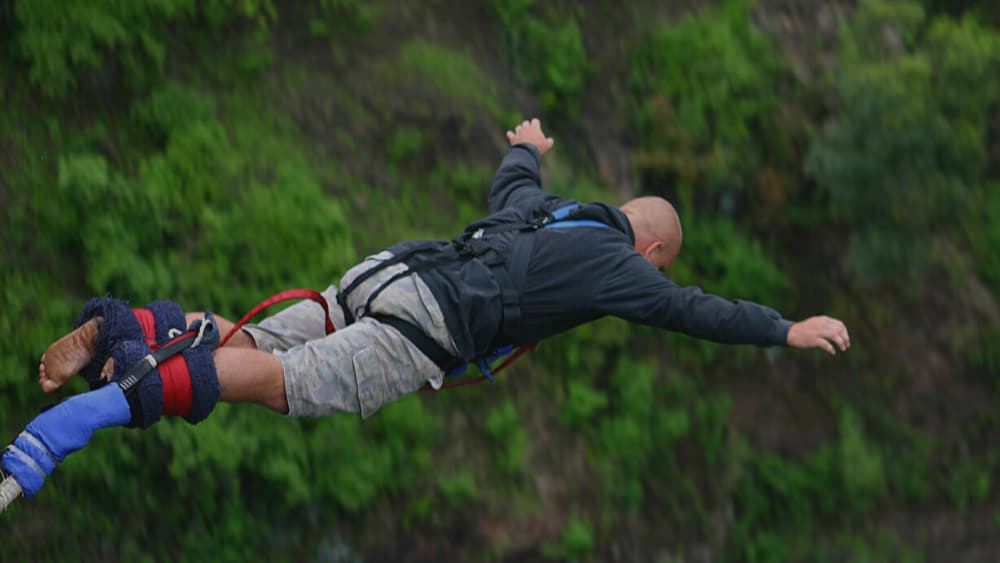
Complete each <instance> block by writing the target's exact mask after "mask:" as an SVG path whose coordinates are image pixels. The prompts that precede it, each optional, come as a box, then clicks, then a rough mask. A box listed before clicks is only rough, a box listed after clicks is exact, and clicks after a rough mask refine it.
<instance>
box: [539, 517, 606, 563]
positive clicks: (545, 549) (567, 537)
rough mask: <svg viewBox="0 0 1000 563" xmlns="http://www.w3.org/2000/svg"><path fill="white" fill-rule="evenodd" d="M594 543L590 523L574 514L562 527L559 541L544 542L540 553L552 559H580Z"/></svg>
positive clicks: (589, 551)
mask: <svg viewBox="0 0 1000 563" xmlns="http://www.w3.org/2000/svg"><path fill="white" fill-rule="evenodd" d="M594 544H595V540H594V534H593V532H592V531H591V527H590V523H589V522H588V521H587V520H586V519H585V518H581V517H579V516H574V517H573V518H570V520H569V522H567V523H566V527H564V528H563V531H562V535H561V536H560V538H559V542H558V543H554V542H552V543H546V544H544V545H543V546H542V553H544V554H545V556H546V557H549V558H552V559H559V560H562V561H581V560H584V559H586V558H587V556H588V555H589V554H590V553H591V552H592V551H593V550H594Z"/></svg>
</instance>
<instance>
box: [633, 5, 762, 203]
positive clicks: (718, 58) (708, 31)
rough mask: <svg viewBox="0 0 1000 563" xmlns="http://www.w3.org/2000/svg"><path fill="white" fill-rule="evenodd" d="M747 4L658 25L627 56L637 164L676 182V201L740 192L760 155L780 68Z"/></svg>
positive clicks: (655, 176) (657, 177)
mask: <svg viewBox="0 0 1000 563" xmlns="http://www.w3.org/2000/svg"><path fill="white" fill-rule="evenodd" d="M749 11H750V3H749V2H746V1H743V0H737V1H727V2H723V6H722V8H720V9H717V10H705V11H703V12H700V13H698V14H696V15H693V16H688V17H686V18H684V19H683V20H682V21H681V22H680V23H677V24H667V25H663V26H662V27H660V28H659V29H658V30H657V31H656V32H654V33H653V34H652V35H651V36H650V37H648V38H647V39H646V40H645V41H644V42H643V44H642V47H641V48H640V49H639V50H638V52H637V53H636V55H635V58H634V60H633V63H632V70H631V80H630V84H631V87H632V90H633V91H634V93H635V96H636V97H637V98H638V100H639V102H638V106H637V108H636V112H635V122H636V128H637V130H638V132H639V135H640V151H639V153H638V155H637V157H636V161H637V164H638V165H639V167H640V169H641V170H642V171H643V172H644V173H645V174H647V175H649V176H650V177H651V178H652V179H654V182H659V181H662V180H663V179H666V180H667V182H668V183H674V182H676V183H677V184H678V186H679V189H680V190H681V203H682V204H685V205H688V204H691V203H692V202H693V201H694V199H695V196H696V195H698V193H701V192H705V193H706V195H709V196H712V195H718V194H726V193H730V194H731V193H738V192H740V191H741V190H742V189H743V188H744V187H745V185H746V184H747V183H748V181H749V180H748V177H749V175H750V174H751V173H752V172H753V171H754V170H755V168H756V167H758V166H759V165H761V164H762V161H763V159H764V157H765V155H764V154H763V152H762V150H761V147H762V146H763V145H762V143H761V142H760V140H759V139H758V138H757V134H758V133H761V134H765V133H764V128H765V127H766V125H767V123H768V119H769V116H770V115H771V113H772V112H773V111H774V110H775V109H776V107H777V99H776V97H775V93H774V90H775V87H776V85H777V83H778V79H779V78H780V76H781V72H780V65H779V64H778V62H777V58H776V55H775V53H774V48H773V47H772V45H771V41H770V39H769V38H768V37H767V36H765V35H764V34H762V33H761V32H760V31H758V30H757V29H755V28H754V27H753V25H752V24H751V23H750V20H749ZM695 190H697V193H696V192H695Z"/></svg>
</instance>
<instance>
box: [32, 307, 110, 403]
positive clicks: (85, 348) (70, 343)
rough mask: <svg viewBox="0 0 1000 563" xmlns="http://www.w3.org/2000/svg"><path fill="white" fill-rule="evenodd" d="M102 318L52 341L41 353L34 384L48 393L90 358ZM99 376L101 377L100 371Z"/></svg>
mask: <svg viewBox="0 0 1000 563" xmlns="http://www.w3.org/2000/svg"><path fill="white" fill-rule="evenodd" d="M103 320H104V319H103V318H102V317H94V318H93V319H90V320H89V321H87V322H86V323H84V324H83V325H81V326H80V327H79V328H77V329H76V330H74V331H73V332H71V333H69V334H67V335H66V336H63V337H62V338H60V339H59V340H56V341H55V342H54V343H53V344H52V345H51V346H49V349H48V350H46V351H45V353H44V354H42V361H41V363H40V364H39V365H38V384H39V385H41V386H42V391H45V392H46V393H51V392H53V391H55V390H56V389H58V388H60V387H62V385H63V384H64V383H66V382H67V381H69V378H71V377H73V375H75V374H76V373H77V372H78V371H80V369H82V368H83V367H84V366H86V365H87V363H89V362H90V360H91V359H93V357H94V347H95V346H97V335H98V333H99V332H100V322H101V321H103ZM101 377H104V372H103V370H102V372H101Z"/></svg>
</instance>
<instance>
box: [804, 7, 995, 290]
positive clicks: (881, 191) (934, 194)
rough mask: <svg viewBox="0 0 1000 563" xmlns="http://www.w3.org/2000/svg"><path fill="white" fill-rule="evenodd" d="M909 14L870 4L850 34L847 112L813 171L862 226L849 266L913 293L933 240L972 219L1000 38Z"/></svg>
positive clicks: (972, 25)
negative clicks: (912, 285)
mask: <svg viewBox="0 0 1000 563" xmlns="http://www.w3.org/2000/svg"><path fill="white" fill-rule="evenodd" d="M921 24H922V12H921V11H920V10H919V9H918V7H916V6H915V5H913V4H910V3H899V4H897V3H892V4H890V3H886V2H878V1H875V0H872V1H869V2H865V3H863V5H862V7H861V9H860V10H859V14H858V15H857V18H856V20H855V24H854V25H853V26H851V27H849V28H848V30H847V31H845V34H844V38H843V40H844V48H843V51H842V53H843V62H842V64H841V66H840V70H839V71H838V72H837V73H836V75H835V83H834V88H835V89H836V91H837V93H838V96H839V98H840V112H839V113H838V114H837V116H836V117H835V118H834V119H833V121H832V122H831V123H830V124H829V126H828V127H827V129H826V131H825V132H824V134H823V136H822V137H821V138H820V139H819V140H818V142H817V143H816V144H815V145H814V146H813V148H812V150H811V151H810V154H809V158H808V161H807V165H806V166H807V170H808V171H809V173H810V174H811V175H812V176H813V177H815V178H816V181H817V183H818V184H819V186H820V187H821V188H822V189H823V190H825V191H826V192H827V193H828V194H829V195H830V199H831V202H832V204H833V212H834V213H835V214H836V216H838V217H840V218H841V219H842V220H844V221H845V222H846V223H848V224H849V225H851V226H852V234H851V238H850V244H849V248H848V250H847V253H846V256H845V265H846V267H847V268H848V270H849V271H852V272H854V273H855V274H857V275H859V276H860V277H861V278H862V279H864V280H865V281H867V282H868V283H871V284H880V283H884V282H886V281H888V280H890V279H894V280H896V281H898V282H899V283H900V284H903V285H905V284H908V283H910V282H912V281H913V280H914V279H915V276H916V275H917V274H918V273H919V272H921V271H922V270H923V269H924V267H925V266H926V264H927V259H928V256H929V254H930V253H929V251H928V249H929V248H932V247H933V244H934V236H933V235H934V234H935V233H936V232H938V231H940V230H941V229H943V228H945V227H946V226H948V225H951V224H954V223H955V222H956V221H959V220H961V218H962V217H964V216H965V214H966V212H967V210H968V208H969V204H970V203H971V202H972V201H973V200H974V198H975V197H976V195H977V192H978V190H979V180H980V174H981V173H982V170H983V166H984V163H985V156H986V152H985V133H986V129H985V127H986V125H985V124H986V119H985V118H986V116H987V112H988V110H989V108H990V107H991V105H992V103H993V102H994V100H995V99H996V96H997V94H998V92H1000V72H998V71H1000V36H998V35H997V34H996V33H995V32H993V31H991V30H989V29H986V28H984V27H982V26H980V25H979V24H977V23H976V22H975V21H974V20H971V19H965V20H962V21H961V22H953V21H950V20H935V21H934V22H932V24H931V25H930V26H929V28H927V30H926V31H925V32H924V30H922V29H921V27H920V25H921Z"/></svg>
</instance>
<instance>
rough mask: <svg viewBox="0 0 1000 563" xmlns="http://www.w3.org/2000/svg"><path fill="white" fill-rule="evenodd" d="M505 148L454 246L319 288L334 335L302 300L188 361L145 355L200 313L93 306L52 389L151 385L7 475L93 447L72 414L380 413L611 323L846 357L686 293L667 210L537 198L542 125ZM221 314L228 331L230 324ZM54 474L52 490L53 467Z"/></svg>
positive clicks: (101, 405)
mask: <svg viewBox="0 0 1000 563" xmlns="http://www.w3.org/2000/svg"><path fill="white" fill-rule="evenodd" d="M507 138H508V140H509V141H510V145H511V149H510V151H509V152H508V154H507V155H506V157H505V158H504V160H503V163H502V164H501V166H500V168H499V170H498V171H497V173H496V176H495V178H494V180H493V185H492V188H491V190H490V194H489V210H490V213H491V214H490V215H489V216H488V217H486V218H484V219H482V220H480V221H478V222H476V223H474V224H473V225H471V226H470V227H469V228H468V229H467V230H466V232H465V233H464V234H463V235H462V236H460V237H458V238H457V239H456V240H455V241H453V242H451V243H447V242H438V241H410V242H404V243H400V244H397V245H395V246H393V247H391V248H389V249H387V250H385V251H382V252H380V253H378V254H375V255H374V256H370V257H369V258H367V259H366V260H365V261H364V262H362V263H361V264H359V265H357V266H355V267H354V268H352V269H351V270H350V271H348V272H347V274H346V275H345V276H344V277H343V279H342V280H341V291H339V292H338V288H336V287H334V286H331V287H330V288H329V289H327V290H326V292H324V296H325V297H326V299H327V301H328V302H329V303H337V304H339V305H340V306H334V307H332V309H331V311H330V313H331V316H332V321H333V324H334V325H335V326H336V329H337V330H336V331H335V332H333V333H332V334H327V330H326V328H325V321H326V319H327V316H326V313H325V312H324V310H323V307H321V306H319V305H316V304H315V303H311V302H303V303H300V304H297V305H295V306H293V307H290V308H288V309H286V310H285V311H282V312H281V313H279V314H277V315H275V316H273V317H271V318H268V319H266V320H264V321H263V322H261V323H260V324H259V325H248V326H246V327H245V328H244V329H243V330H242V331H241V332H239V333H238V334H237V336H236V337H235V338H233V339H232V340H231V341H230V342H229V343H228V345H227V346H224V347H221V348H218V349H216V350H214V353H210V352H209V351H205V350H204V348H205V347H204V346H201V347H200V348H202V350H201V351H200V356H199V355H198V353H199V347H198V346H195V347H193V348H191V349H185V350H184V352H183V355H181V356H176V357H171V358H168V357H166V356H163V357H159V356H157V357H154V355H153V354H151V353H150V351H151V350H156V349H157V348H159V347H166V343H167V342H168V341H171V339H172V338H174V339H175V338H178V334H180V333H182V332H183V331H182V330H181V329H183V328H184V325H189V324H192V323H193V326H195V327H199V328H200V329H201V331H200V332H198V337H197V342H201V337H202V332H204V329H205V326H206V325H210V324H211V323H208V322H204V323H203V322H202V321H203V318H202V315H201V314H188V315H187V316H186V318H185V316H184V315H183V314H181V313H180V312H179V309H178V308H177V307H176V305H174V304H169V305H164V304H163V303H159V304H151V305H150V306H149V307H148V308H147V309H141V310H138V309H137V310H129V309H128V308H127V307H125V306H124V305H123V304H122V303H121V302H115V301H113V300H108V299H103V300H101V299H99V300H94V301H92V302H91V303H89V304H88V306H87V307H86V309H85V311H84V314H83V316H82V317H81V324H80V326H79V327H78V328H77V329H76V330H74V331H73V332H71V333H70V334H68V335H67V336H65V337H63V338H62V339H60V340H59V341H57V342H56V343H54V344H53V345H52V346H50V347H49V349H48V350H47V351H46V353H45V355H44V356H43V357H42V362H41V365H40V367H39V383H40V385H41V386H42V389H43V390H44V391H46V392H51V391H54V390H55V389H57V388H59V387H60V386H61V385H62V384H63V383H65V382H66V380H68V379H69V378H70V377H72V376H73V375H74V374H75V373H77V372H82V373H83V374H84V376H85V377H86V378H87V379H88V380H89V381H90V382H91V385H92V386H93V387H98V388H100V387H101V386H102V385H103V384H104V383H106V382H107V381H108V380H112V379H114V380H118V381H119V382H122V381H125V382H128V381H129V380H130V374H134V373H139V372H137V371H135V370H136V368H135V366H140V367H141V368H142V369H140V370H139V371H140V372H142V373H146V372H151V373H152V374H153V376H152V377H146V378H145V379H143V380H142V382H141V383H138V384H135V387H136V388H135V389H132V388H131V387H128V386H125V385H122V387H123V390H115V391H108V392H106V393H103V394H102V395H100V396H99V398H98V399H93V401H92V402H90V403H87V402H86V401H89V400H91V399H80V403H79V404H80V405H83V408H82V409H79V410H83V411H85V412H86V413H95V412H97V413H106V412H112V411H113V412H114V413H115V415H114V416H112V417H108V416H104V417H103V418H101V417H96V418H93V419H90V418H87V417H88V416H92V415H91V414H86V415H77V414H74V412H66V413H53V414H52V415H50V416H49V417H48V418H46V419H45V420H41V421H40V420H39V419H41V418H42V417H44V416H45V414H43V415H42V416H40V417H39V419H36V421H35V422H33V423H32V424H33V425H34V428H33V427H32V426H31V425H29V429H28V430H29V431H28V432H27V434H29V435H30V436H29V437H28V438H25V440H26V441H21V439H20V438H19V442H17V443H16V446H17V447H15V448H13V450H16V451H14V452H13V453H12V452H11V451H8V453H7V454H5V456H4V467H6V468H7V469H8V471H11V472H13V473H14V475H15V477H18V476H19V471H20V472H21V473H22V474H23V473H24V472H25V471H26V470H24V469H19V468H18V467H16V466H17V465H18V461H17V459H20V460H22V461H23V462H24V464H27V465H29V466H30V460H29V459H28V458H35V457H40V456H43V455H48V454H54V456H53V455H50V456H49V457H54V458H55V459H56V460H57V461H61V459H62V457H64V456H65V455H66V454H67V453H69V452H70V451H73V449H78V448H79V447H82V445H84V444H85V443H86V440H85V439H82V438H81V439H80V440H77V441H76V442H74V443H73V444H56V445H55V446H52V445H51V444H50V442H53V443H54V442H57V441H58V440H57V438H56V435H57V434H59V433H60V432H62V431H63V430H62V429H63V428H64V427H65V425H66V423H65V421H64V420H63V419H65V418H73V417H82V418H84V419H86V421H85V423H84V424H83V425H84V426H85V427H86V428H89V429H90V432H91V433H92V431H93V430H96V429H97V428H101V427H106V426H110V425H121V424H125V423H129V424H131V425H133V426H143V427H145V426H148V425H150V424H152V423H154V422H155V421H156V420H157V419H158V418H159V416H160V415H161V414H177V415H181V416H185V417H186V418H188V420H189V421H191V422H197V421H198V420H200V419H202V418H204V417H205V416H207V414H208V412H209V411H210V410H211V407H212V406H213V405H214V403H215V400H217V399H221V400H224V401H230V402H236V401H251V402H256V403H260V404H262V405H265V406H267V407H269V408H271V409H273V410H275V411H278V412H280V413H285V414H288V415H291V416H322V415H326V414H330V413H333V412H359V413H360V414H361V416H362V417H368V416H370V415H371V414H373V413H374V412H375V411H377V410H378V408H379V407H380V406H381V405H383V404H385V403H388V402H391V401H394V400H396V399H398V398H400V397H402V396H403V395H405V394H407V393H410V392H412V391H414V390H416V389H418V388H420V387H422V386H424V385H425V384H426V383H428V382H429V383H430V385H431V386H432V387H434V388H440V386H441V384H442V380H443V378H444V377H445V374H446V372H447V371H448V370H449V369H451V368H452V367H454V366H456V365H458V364H463V363H464V362H468V361H475V360H476V359H478V358H482V357H484V356H487V355H489V354H490V353H491V352H493V351H494V350H496V349H497V348H498V347H501V346H505V345H515V346H516V345H523V344H527V343H530V342H534V341H537V340H539V339H542V338H545V337H547V336H551V335H553V334H557V333H559V332H563V331H565V330H568V329H570V328H572V327H574V326H577V325H580V324H583V323H585V322H589V321H592V320H594V319H597V318H599V317H602V316H605V315H614V316H618V317H621V318H624V319H626V320H629V321H633V322H638V323H642V324H647V325H651V326H656V327H659V328H663V329H667V330H675V331H680V332H684V333H687V334H690V335H692V336H695V337H699V338H705V339H709V340H714V341H717V342H723V343H737V344H756V345H759V346H774V345H788V346H792V347H795V348H821V349H823V350H826V351H827V352H829V353H830V354H835V353H836V350H837V349H839V350H841V351H846V350H847V349H848V348H849V347H850V337H849V335H848V332H847V329H846V327H845V326H844V324H843V323H842V322H840V321H838V320H836V319H832V318H829V317H823V316H821V317H812V318H810V319H807V320H804V321H801V322H798V323H792V322H791V321H787V320H784V319H783V318H782V317H781V315H779V314H778V313H777V312H775V311H774V310H772V309H769V308H767V307H764V306H762V305H758V304H755V303H750V302H746V301H729V300H726V299H722V298H720V297H716V296H712V295H707V294H705V293H703V292H702V291H701V290H700V289H698V288H695V287H679V286H677V285H676V284H674V283H673V282H671V281H670V280H669V279H667V278H666V277H665V276H663V274H662V273H661V272H660V270H663V269H665V268H667V267H668V266H670V264H671V263H672V262H673V261H674V259H676V258H677V255H678V253H679V252H680V248H681V242H682V237H683V234H682V230H681V225H680V221H679V219H678V216H677V213H676V212H675V210H674V208H673V207H672V206H671V205H670V203H668V202H667V201H666V200H663V199H661V198H656V197H642V198H638V199H634V200H632V201H629V202H628V203H626V204H625V205H623V206H622V207H621V208H620V209H618V208H615V207H612V206H609V205H606V204H603V203H586V204H583V205H577V204H576V202H573V201H571V200H565V199H563V198H560V197H558V196H555V195H552V194H548V193H546V192H544V191H542V189H541V177H540V158H541V156H542V155H544V154H545V153H546V152H547V151H548V150H549V149H551V148H552V146H553V143H554V142H553V140H552V139H551V138H547V137H546V136H545V134H544V133H543V131H542V128H541V124H540V123H539V121H538V120H537V119H535V120H532V121H530V122H529V121H525V122H523V123H521V124H520V125H518V126H517V127H516V128H515V129H514V130H513V131H508V132H507ZM565 214H569V216H568V217H565V218H563V217H557V215H565ZM561 227H570V228H561ZM208 318H209V319H210V320H212V321H214V324H216V325H217V327H218V329H219V330H220V331H221V332H223V333H227V332H229V329H230V328H231V327H232V326H233V325H232V323H230V322H229V321H226V320H225V319H221V318H212V317H208ZM140 325H141V328H140ZM167 327H169V328H167ZM188 334H192V335H193V334H194V332H189V333H188ZM190 339H191V340H194V339H195V338H194V337H193V336H191V337H190ZM161 356H162V354H161ZM143 359H148V360H147V361H148V364H149V365H150V366H152V367H148V366H147V365H146V363H143V362H142V361H141V360H143ZM178 365H180V367H179V368H178ZM130 368H131V371H130ZM120 385H121V384H120ZM107 387H112V388H117V387H118V386H115V385H110V386H107ZM122 391H124V392H127V395H126V394H123V392H122ZM92 393H97V391H95V392H92ZM87 395H90V394H85V395H84V396H78V397H86V396H87ZM95 396H96V395H95ZM74 399H75V398H74ZM67 402H69V401H67ZM126 403H127V404H126ZM71 406H72V405H71ZM65 410H68V411H72V410H73V409H65ZM46 414H47V413H46ZM98 419H100V420H98ZM88 424H89V426H87V425H88ZM23 436H25V434H22V437H23ZM31 436H34V437H35V438H38V439H37V440H34V439H29V438H30V437H31ZM85 438H86V439H89V434H86V436H85ZM81 440H82V441H81ZM36 442H41V444H38V443H36ZM53 447H55V448H56V449H58V450H59V451H55V450H54V449H53ZM18 448H20V449H18ZM32 448H33V449H32ZM29 450H30V451H29ZM45 450H47V451H45ZM15 457H16V458H17V459H14V458H15ZM51 465H52V466H53V467H54V464H51ZM42 469H43V470H47V471H43V472H44V475H42V476H41V479H42V480H44V477H45V476H46V475H47V474H48V472H49V471H51V468H49V467H44V468H42ZM36 473H37V471H36ZM18 481H19V482H20V481H21V479H18ZM38 486H40V482H39V483H38ZM35 490H37V488H35Z"/></svg>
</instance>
